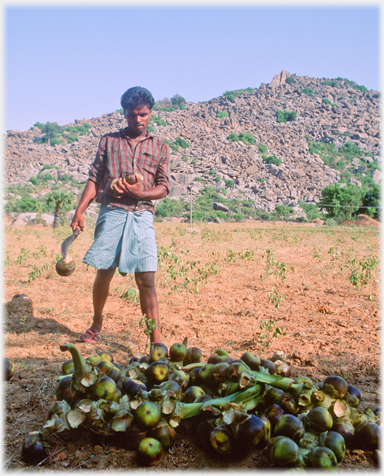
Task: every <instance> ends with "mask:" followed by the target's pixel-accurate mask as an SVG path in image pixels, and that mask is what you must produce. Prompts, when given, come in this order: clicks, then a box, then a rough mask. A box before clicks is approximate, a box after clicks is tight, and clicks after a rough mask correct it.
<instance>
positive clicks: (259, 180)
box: [257, 177, 265, 183]
mask: <svg viewBox="0 0 384 476" xmlns="http://www.w3.org/2000/svg"><path fill="white" fill-rule="evenodd" d="M257 181H258V182H260V183H263V182H265V178H263V177H258V179H257Z"/></svg>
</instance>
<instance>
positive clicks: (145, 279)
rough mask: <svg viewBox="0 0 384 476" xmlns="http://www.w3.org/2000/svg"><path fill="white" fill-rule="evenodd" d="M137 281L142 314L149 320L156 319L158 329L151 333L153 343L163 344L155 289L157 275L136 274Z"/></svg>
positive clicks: (150, 273)
mask: <svg viewBox="0 0 384 476" xmlns="http://www.w3.org/2000/svg"><path fill="white" fill-rule="evenodd" d="M135 280H136V284H137V287H138V288H139V294H140V307H141V312H142V314H143V315H144V314H145V315H146V316H147V318H148V319H155V321H156V328H155V329H154V330H153V331H152V333H151V336H150V337H151V342H152V344H156V343H157V342H161V336H160V327H159V308H158V302H157V295H156V289H155V273H154V272H146V273H135Z"/></svg>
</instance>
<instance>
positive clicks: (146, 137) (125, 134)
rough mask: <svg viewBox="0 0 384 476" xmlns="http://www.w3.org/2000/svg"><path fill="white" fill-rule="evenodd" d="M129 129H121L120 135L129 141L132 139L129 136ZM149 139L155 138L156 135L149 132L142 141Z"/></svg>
mask: <svg viewBox="0 0 384 476" xmlns="http://www.w3.org/2000/svg"><path fill="white" fill-rule="evenodd" d="M127 131H128V127H124V129H120V133H121V135H122V136H124V137H126V138H127V139H130V137H129V136H128V134H127ZM149 137H154V135H153V134H152V133H151V132H149V131H148V130H147V133H146V135H145V136H144V137H143V139H142V140H145V139H148V138H149Z"/></svg>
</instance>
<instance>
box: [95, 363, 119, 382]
mask: <svg viewBox="0 0 384 476" xmlns="http://www.w3.org/2000/svg"><path fill="white" fill-rule="evenodd" d="M97 368H98V369H99V370H100V371H101V373H103V374H105V375H106V376H107V377H110V378H111V379H113V380H114V381H115V382H116V383H117V382H118V381H119V380H120V377H121V372H120V370H119V369H118V368H117V367H115V365H113V364H112V362H111V361H109V360H102V361H101V362H99V363H98V364H97Z"/></svg>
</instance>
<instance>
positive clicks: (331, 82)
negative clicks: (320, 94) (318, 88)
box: [320, 79, 337, 87]
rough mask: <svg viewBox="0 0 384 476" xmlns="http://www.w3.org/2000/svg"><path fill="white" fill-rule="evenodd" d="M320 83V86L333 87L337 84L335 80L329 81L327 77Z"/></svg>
mask: <svg viewBox="0 0 384 476" xmlns="http://www.w3.org/2000/svg"><path fill="white" fill-rule="evenodd" d="M320 84H321V85H322V86H333V87H335V86H336V85H337V81H329V80H328V79H327V80H326V81H322V82H321V83H320Z"/></svg>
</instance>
